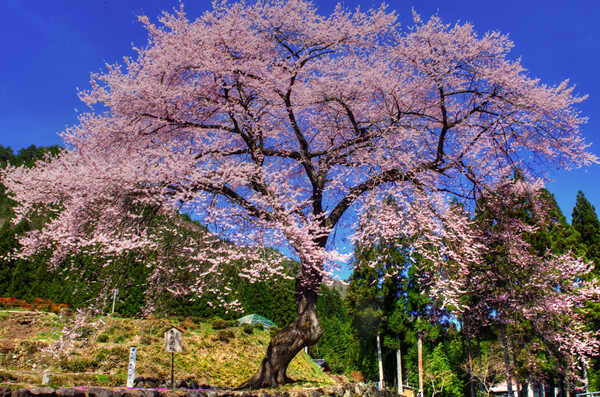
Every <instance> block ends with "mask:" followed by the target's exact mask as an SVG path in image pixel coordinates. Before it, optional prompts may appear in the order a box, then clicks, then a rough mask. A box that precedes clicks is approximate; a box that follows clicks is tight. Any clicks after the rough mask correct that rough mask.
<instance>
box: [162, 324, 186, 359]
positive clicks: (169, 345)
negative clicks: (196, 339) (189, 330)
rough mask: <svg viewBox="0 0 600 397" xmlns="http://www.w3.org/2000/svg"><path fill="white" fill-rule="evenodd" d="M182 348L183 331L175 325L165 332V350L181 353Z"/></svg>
mask: <svg viewBox="0 0 600 397" xmlns="http://www.w3.org/2000/svg"><path fill="white" fill-rule="evenodd" d="M182 350H183V332H182V331H181V330H180V329H178V328H175V327H171V328H169V329H168V330H167V331H166V332H165V352H167V353H181V352H182Z"/></svg>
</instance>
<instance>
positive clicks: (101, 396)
mask: <svg viewBox="0 0 600 397" xmlns="http://www.w3.org/2000/svg"><path fill="white" fill-rule="evenodd" d="M88 397H117V395H116V393H115V392H114V391H112V390H109V389H103V388H101V387H92V388H90V389H89V390H88Z"/></svg>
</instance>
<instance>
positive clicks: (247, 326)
mask: <svg viewBox="0 0 600 397" xmlns="http://www.w3.org/2000/svg"><path fill="white" fill-rule="evenodd" d="M242 330H243V331H244V332H245V333H247V334H248V335H250V334H252V332H254V327H253V326H252V325H251V324H243V325H242Z"/></svg>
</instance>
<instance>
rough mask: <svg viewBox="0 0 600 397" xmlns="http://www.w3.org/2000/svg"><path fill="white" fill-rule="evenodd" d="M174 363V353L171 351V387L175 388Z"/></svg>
mask: <svg viewBox="0 0 600 397" xmlns="http://www.w3.org/2000/svg"><path fill="white" fill-rule="evenodd" d="M173 364H175V353H173V352H171V389H172V390H175V370H174V369H173V368H174V365H173Z"/></svg>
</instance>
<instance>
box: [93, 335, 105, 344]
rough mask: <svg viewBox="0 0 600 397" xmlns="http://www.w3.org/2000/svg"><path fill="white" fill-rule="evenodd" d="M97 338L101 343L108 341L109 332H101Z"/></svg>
mask: <svg viewBox="0 0 600 397" xmlns="http://www.w3.org/2000/svg"><path fill="white" fill-rule="evenodd" d="M96 340H97V341H98V342H100V343H105V342H108V335H107V334H100V335H98V337H97V338H96Z"/></svg>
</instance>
